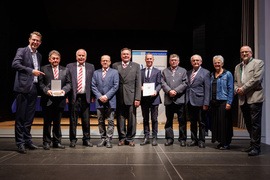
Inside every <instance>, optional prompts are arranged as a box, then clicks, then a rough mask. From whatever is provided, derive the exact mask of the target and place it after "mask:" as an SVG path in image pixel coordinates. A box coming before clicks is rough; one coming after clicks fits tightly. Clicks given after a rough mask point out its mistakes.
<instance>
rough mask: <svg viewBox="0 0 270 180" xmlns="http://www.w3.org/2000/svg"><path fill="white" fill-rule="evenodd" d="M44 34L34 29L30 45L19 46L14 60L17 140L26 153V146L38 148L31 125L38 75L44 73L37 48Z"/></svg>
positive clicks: (19, 147) (22, 151)
mask: <svg viewBox="0 0 270 180" xmlns="http://www.w3.org/2000/svg"><path fill="white" fill-rule="evenodd" d="M41 39H42V36H41V34H40V33H39V32H36V31H34V32H33V33H31V34H30V37H29V45H28V46H27V47H25V48H19V49H18V50H17V53H16V56H15V58H14V60H13V62H12V68H13V69H14V70H16V77H15V82H14V91H15V93H16V102H17V110H16V111H17V112H16V119H15V140H16V145H17V147H18V152H19V153H26V150H25V147H27V148H29V149H32V150H33V149H37V148H38V147H37V146H35V145H34V144H33V142H32V141H31V139H32V136H31V133H30V132H31V126H32V123H33V120H34V115H35V108H36V101H37V90H38V76H39V75H40V74H44V73H43V72H41V71H39V69H40V64H41V59H42V56H41V54H40V53H38V51H37V48H38V47H39V46H40V44H41Z"/></svg>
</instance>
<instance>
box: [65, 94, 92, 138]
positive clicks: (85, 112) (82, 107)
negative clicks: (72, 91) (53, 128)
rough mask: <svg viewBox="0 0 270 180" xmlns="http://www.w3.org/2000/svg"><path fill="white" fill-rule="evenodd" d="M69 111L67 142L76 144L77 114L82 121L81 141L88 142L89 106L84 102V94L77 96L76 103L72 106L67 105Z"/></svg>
mask: <svg viewBox="0 0 270 180" xmlns="http://www.w3.org/2000/svg"><path fill="white" fill-rule="evenodd" d="M69 111H70V119H69V121H70V127H69V140H70V142H77V138H76V134H77V123H78V117H79V114H80V116H81V120H82V132H83V141H89V140H90V120H89V114H90V112H89V111H90V104H89V103H87V101H86V95H85V94H77V97H76V101H75V103H74V104H71V103H69Z"/></svg>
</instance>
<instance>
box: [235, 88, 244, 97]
mask: <svg viewBox="0 0 270 180" xmlns="http://www.w3.org/2000/svg"><path fill="white" fill-rule="evenodd" d="M237 94H239V95H241V96H243V95H245V93H244V92H243V91H242V89H241V88H238V89H237Z"/></svg>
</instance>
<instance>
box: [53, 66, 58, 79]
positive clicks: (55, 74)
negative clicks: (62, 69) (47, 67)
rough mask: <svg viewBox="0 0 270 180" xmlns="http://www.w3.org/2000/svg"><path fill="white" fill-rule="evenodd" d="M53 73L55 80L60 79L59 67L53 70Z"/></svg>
mask: <svg viewBox="0 0 270 180" xmlns="http://www.w3.org/2000/svg"><path fill="white" fill-rule="evenodd" d="M53 73H54V79H58V69H57V67H54V68H53Z"/></svg>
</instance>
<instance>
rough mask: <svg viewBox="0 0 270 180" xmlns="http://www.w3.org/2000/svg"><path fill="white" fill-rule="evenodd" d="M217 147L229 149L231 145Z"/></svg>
mask: <svg viewBox="0 0 270 180" xmlns="http://www.w3.org/2000/svg"><path fill="white" fill-rule="evenodd" d="M219 149H220V150H229V149H231V146H230V145H226V146H221V147H220V148H219Z"/></svg>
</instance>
